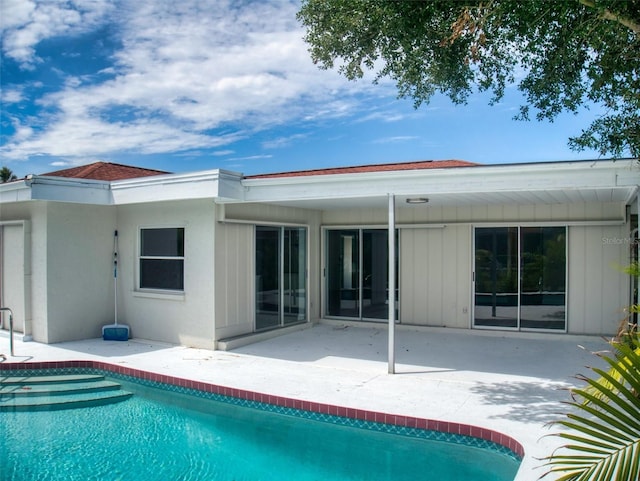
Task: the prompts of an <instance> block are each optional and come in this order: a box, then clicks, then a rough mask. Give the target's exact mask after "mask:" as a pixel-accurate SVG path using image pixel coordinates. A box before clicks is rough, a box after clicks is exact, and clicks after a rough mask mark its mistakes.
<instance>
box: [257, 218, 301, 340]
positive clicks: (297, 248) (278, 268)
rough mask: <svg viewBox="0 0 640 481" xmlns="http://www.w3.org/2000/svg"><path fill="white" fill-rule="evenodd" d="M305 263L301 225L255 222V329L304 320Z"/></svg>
mask: <svg viewBox="0 0 640 481" xmlns="http://www.w3.org/2000/svg"><path fill="white" fill-rule="evenodd" d="M306 266H307V230H306V229H305V228H304V227H265V226H256V308H255V315H256V325H255V330H256V331H261V330H265V329H272V328H276V327H281V326H284V325H288V324H293V323H296V322H302V321H305V320H306V317H307V279H306Z"/></svg>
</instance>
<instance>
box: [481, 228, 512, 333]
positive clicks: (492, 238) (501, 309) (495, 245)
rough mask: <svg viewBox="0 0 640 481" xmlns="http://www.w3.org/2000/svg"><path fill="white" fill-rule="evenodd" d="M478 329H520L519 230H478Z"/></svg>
mask: <svg viewBox="0 0 640 481" xmlns="http://www.w3.org/2000/svg"><path fill="white" fill-rule="evenodd" d="M475 280H476V283H475V284H476V287H475V308H474V315H475V318H474V321H475V325H476V326H494V327H506V328H508V327H518V228H517V227H497V228H488V229H476V273H475Z"/></svg>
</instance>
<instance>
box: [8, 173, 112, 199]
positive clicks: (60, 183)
mask: <svg viewBox="0 0 640 481" xmlns="http://www.w3.org/2000/svg"><path fill="white" fill-rule="evenodd" d="M19 184H21V185H20V186H19V187H18V189H17V191H16V192H17V193H18V195H17V197H16V198H15V199H12V200H13V201H24V200H45V201H53V202H73V203H81V204H99V205H108V204H110V202H111V194H110V192H109V182H105V181H99V180H86V179H69V178H65V177H50V176H36V175H30V176H28V177H27V178H26V179H25V180H24V181H22V182H20V183H19ZM2 192H3V193H4V192H5V189H4V188H3V189H2ZM9 192H11V191H10V190H8V193H9ZM2 198H3V201H4V198H5V196H4V195H3V196H2Z"/></svg>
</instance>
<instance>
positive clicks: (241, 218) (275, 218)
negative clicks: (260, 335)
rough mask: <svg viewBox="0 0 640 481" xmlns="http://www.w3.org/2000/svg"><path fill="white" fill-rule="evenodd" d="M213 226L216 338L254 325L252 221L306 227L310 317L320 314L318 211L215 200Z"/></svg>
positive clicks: (232, 335) (252, 327)
mask: <svg viewBox="0 0 640 481" xmlns="http://www.w3.org/2000/svg"><path fill="white" fill-rule="evenodd" d="M218 209H219V212H218V218H219V219H220V218H221V217H222V213H221V211H222V209H224V216H223V217H222V222H218V223H217V226H216V270H215V274H216V276H215V278H216V311H215V315H216V321H215V325H216V333H215V336H216V340H217V341H218V340H221V339H228V338H230V337H234V336H240V335H243V334H249V333H251V332H253V330H254V326H255V289H256V286H255V255H256V254H255V249H256V248H255V226H259V225H271V226H275V227H278V226H285V225H299V226H306V227H308V232H307V237H308V243H307V246H308V250H307V256H308V260H307V265H308V266H309V271H310V273H309V275H308V276H307V296H308V299H309V302H308V305H309V313H308V319H309V320H312V319H315V318H317V317H318V316H319V308H320V306H319V304H320V303H319V302H318V299H319V298H320V283H319V280H318V279H319V274H318V266H319V264H320V261H319V259H320V247H319V245H320V244H319V237H320V235H319V225H320V212H319V211H315V210H310V209H301V208H293V207H285V206H278V205H271V204H227V205H224V206H218Z"/></svg>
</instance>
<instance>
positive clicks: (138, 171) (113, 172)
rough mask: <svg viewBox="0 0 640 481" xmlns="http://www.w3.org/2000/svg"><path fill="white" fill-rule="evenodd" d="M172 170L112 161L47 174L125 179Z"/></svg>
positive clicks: (100, 178)
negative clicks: (147, 167)
mask: <svg viewBox="0 0 640 481" xmlns="http://www.w3.org/2000/svg"><path fill="white" fill-rule="evenodd" d="M169 173H170V172H165V171H162V170H154V169H144V168H142V167H132V166H130V165H122V164H113V163H111V162H94V163H93V164H88V165H81V166H79V167H72V168H70V169H63V170H56V171H55V172H48V173H46V174H42V175H46V176H51V177H68V178H73V179H91V180H107V181H111V180H124V179H136V178H139V177H150V176H153V175H164V174H169Z"/></svg>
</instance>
